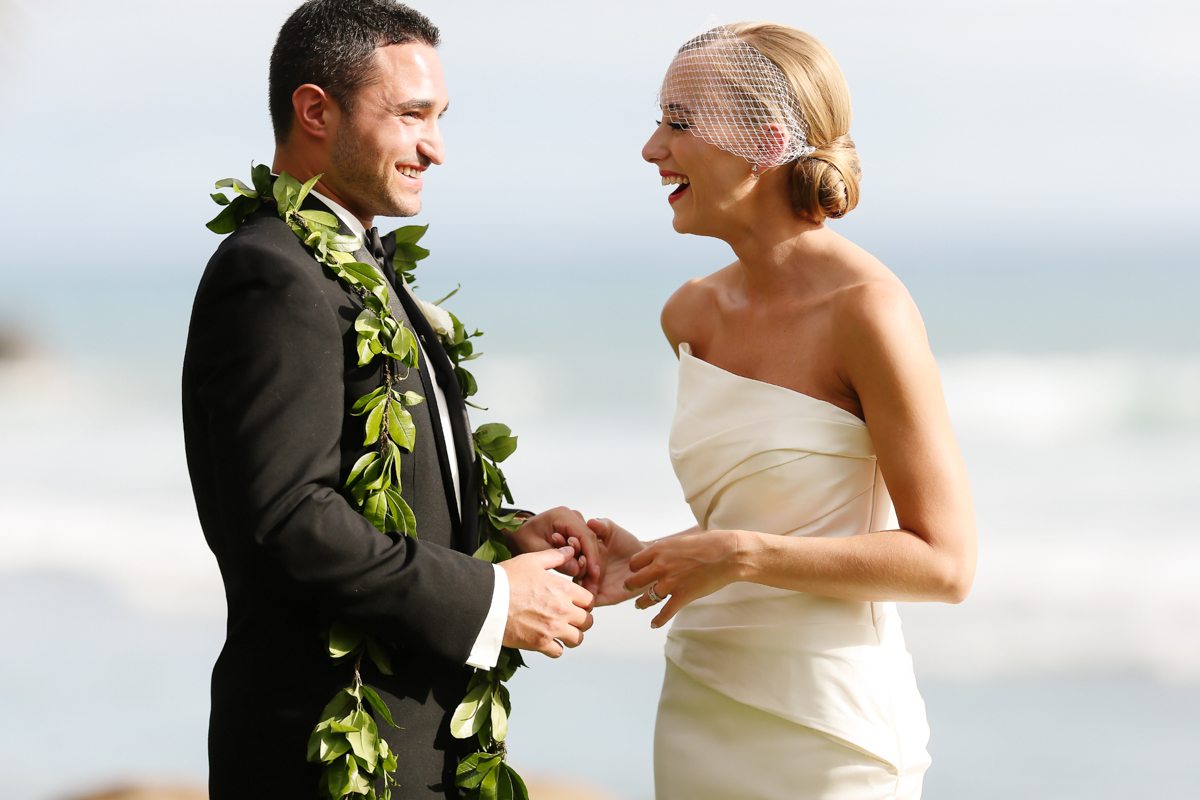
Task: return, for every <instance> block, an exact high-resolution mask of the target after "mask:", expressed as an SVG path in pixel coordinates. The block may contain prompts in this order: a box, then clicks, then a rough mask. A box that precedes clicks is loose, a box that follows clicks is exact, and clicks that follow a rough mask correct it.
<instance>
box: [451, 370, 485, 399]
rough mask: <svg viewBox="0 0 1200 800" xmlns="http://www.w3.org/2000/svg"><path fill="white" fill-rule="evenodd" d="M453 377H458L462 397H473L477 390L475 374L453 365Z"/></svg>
mask: <svg viewBox="0 0 1200 800" xmlns="http://www.w3.org/2000/svg"><path fill="white" fill-rule="evenodd" d="M454 377H455V378H457V379H458V385H459V387H460V388H461V389H462V396H463V397H474V396H475V394H476V393H477V392H478V391H479V384H478V383H477V382H476V381H475V376H474V375H472V374H471V373H470V372H468V371H467V370H465V369H463V368H462V367H459V366H455V367H454Z"/></svg>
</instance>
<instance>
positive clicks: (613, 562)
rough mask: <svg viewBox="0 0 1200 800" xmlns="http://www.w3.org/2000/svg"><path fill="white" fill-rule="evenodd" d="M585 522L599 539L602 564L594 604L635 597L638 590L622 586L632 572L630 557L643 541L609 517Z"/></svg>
mask: <svg viewBox="0 0 1200 800" xmlns="http://www.w3.org/2000/svg"><path fill="white" fill-rule="evenodd" d="M587 526H588V528H589V529H590V530H591V532H592V533H594V534H595V536H596V540H597V541H598V542H599V545H600V558H601V559H602V561H603V564H602V566H603V567H604V579H603V581H601V583H600V585H599V588H598V589H597V590H596V591H595V592H594V594H595V595H596V605H597V606H611V605H616V604H617V603H623V602H625V601H626V600H629V599H631V598H633V597H637V595H638V593H637V592H631V591H629V590H628V589H626V588H625V581H626V579H628V578H629V576H630V575H631V574H632V573H631V571H630V569H629V559H630V558H632V557H633V556H635V555H637V554H638V553H640V552H641V551H642V550H643V549H644V548H645V547H646V544H645V543H644V542H642V541H641V540H639V539H638V538H637V537H636V536H634V535H633V534H632V533H630V532H629V531H627V530H625V529H624V528H622V527H621V526H620V525H618V524H617V523H615V522H613V521H612V520H611V519H591V520H588V523H587Z"/></svg>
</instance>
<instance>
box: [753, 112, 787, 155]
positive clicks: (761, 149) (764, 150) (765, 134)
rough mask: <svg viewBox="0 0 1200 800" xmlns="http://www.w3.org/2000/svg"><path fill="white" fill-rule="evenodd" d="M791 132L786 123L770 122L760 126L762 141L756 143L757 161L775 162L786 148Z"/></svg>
mask: <svg viewBox="0 0 1200 800" xmlns="http://www.w3.org/2000/svg"><path fill="white" fill-rule="evenodd" d="M790 139H791V133H790V132H789V131H788V129H787V126H786V125H781V124H779V123H777V122H772V123H770V124H768V125H763V126H762V141H761V142H760V143H759V145H758V159H757V160H758V163H760V164H771V165H774V164H777V163H778V162H779V159H780V157H781V156H782V155H783V153H784V151H786V150H787V146H788V141H789V140H790Z"/></svg>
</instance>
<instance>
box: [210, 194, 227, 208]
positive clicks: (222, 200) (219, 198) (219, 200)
mask: <svg viewBox="0 0 1200 800" xmlns="http://www.w3.org/2000/svg"><path fill="white" fill-rule="evenodd" d="M209 197H211V198H212V199H213V202H214V203H216V204H217V205H219V206H227V205H229V198H228V197H226V196H225V195H223V194H220V193H213V194H210V195H209Z"/></svg>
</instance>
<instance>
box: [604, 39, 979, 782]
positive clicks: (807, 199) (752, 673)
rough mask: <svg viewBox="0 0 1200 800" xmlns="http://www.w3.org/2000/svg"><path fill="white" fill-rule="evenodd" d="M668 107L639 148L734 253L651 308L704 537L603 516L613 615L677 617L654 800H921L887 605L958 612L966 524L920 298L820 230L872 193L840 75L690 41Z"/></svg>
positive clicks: (792, 51)
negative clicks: (865, 188)
mask: <svg viewBox="0 0 1200 800" xmlns="http://www.w3.org/2000/svg"><path fill="white" fill-rule="evenodd" d="M660 105H661V107H662V115H663V116H662V120H661V121H660V122H659V123H658V127H657V129H656V130H655V131H654V134H653V135H652V136H651V137H650V140H649V141H648V142H647V143H646V146H645V148H644V149H643V150H642V155H643V157H644V158H645V159H646V160H647V161H649V162H650V163H651V164H654V165H655V166H656V167H658V170H659V174H660V175H661V176H662V178H663V183H664V184H671V185H673V186H674V187H675V188H674V191H672V193H671V195H670V197H669V198H668V199H669V201H670V203H671V207H672V209H673V210H674V222H673V224H674V227H675V230H676V231H678V232H679V233H691V234H696V235H700V236H714V237H717V238H719V239H722V240H724V241H726V242H728V243H729V245H730V247H731V248H732V249H733V251H734V254H735V255H736V256H737V260H735V261H734V262H733V263H732V264H730V265H729V266H727V267H725V268H724V269H721V270H718V271H717V272H715V273H713V274H712V275H709V276H708V277H704V278H696V279H694V280H691V281H689V282H688V283H687V284H685V285H684V286H683V287H682V288H681V289H679V291H677V292H676V293H675V295H674V296H673V297H671V299H670V300H669V301H668V302H667V304H666V307H665V308H664V309H663V313H662V326H663V331H664V332H665V333H666V336H667V339H668V340H669V341H670V343H671V345H672V347H674V348H675V350H676V352H677V354H678V357H679V361H680V364H679V399H678V407H677V410H676V416H675V421H674V424H673V426H672V430H671V439H670V449H671V458H672V461H673V463H674V466H675V471H676V474H677V475H678V477H679V480H680V483H681V484H682V486H683V490H684V494H685V496H686V498H687V501H688V503H689V504H690V505H691V508H692V511H693V512H694V514H695V517H696V521H697V523H698V524H697V526H696V527H694V528H692V529H691V530H688V531H684V532H683V533H680V534H676V535H674V536H669V537H666V538H662V539H659V540H657V541H654V542H647V543H644V542H641V541H639V540H638V539H637V538H636V537H634V536H633V535H632V534H630V533H629V532H628V531H626V530H624V529H623V528H621V527H619V526H617V525H616V524H615V523H613V522H611V521H609V520H592V521H591V522H590V523H589V524H590V525H591V527H592V529H593V531H594V532H595V533H596V534H597V537H598V538H599V539H600V540H601V541H602V542H603V543H604V545H605V547H606V548H607V569H608V577H607V579H606V584H605V588H604V590H603V591H602V592H601V595H600V597H599V598H598V601H599V603H613V602H619V601H622V600H625V599H629V598H631V597H635V596H637V597H638V600H637V605H638V607H639V608H647V607H649V606H652V605H657V604H658V603H659V602H662V601H663V600H665V603H664V604H663V606H662V607H661V609H660V610H659V611H658V615H657V616H656V617H654V620H653V623H652V624H653V625H654V626H655V627H658V626H660V625H663V624H665V623H666V622H668V621H670V620H671V619H672V618H674V620H675V622H674V624H673V626H672V628H671V630H670V633H669V636H668V643H667V647H666V655H667V667H666V670H667V671H666V677H665V679H664V682H663V689H662V698H661V700H660V703H659V709H658V722H657V725H656V731H655V755H654V763H655V783H656V797H657V799H658V800H673V799H674V798H679V800H703V798H713V800H716V798H721V800H729V799H730V798H785V797H786V798H837V799H838V800H843V799H844V798H864V800H865V798H916V797H919V796H920V792H921V782H922V778H923V775H924V772H925V769H926V767H927V766H928V764H929V756H928V754H927V753H926V750H925V744H926V742H927V740H928V728H927V725H926V721H925V707H924V703H923V702H922V700H921V697H920V695H919V694H918V693H917V689H916V684H915V681H914V679H913V671H912V661H911V659H910V657H909V655H908V652H907V651H906V649H905V646H904V640H903V636H902V634H901V629H900V619H899V617H898V616H897V613H896V608H895V602H896V601H904V602H913V601H939V602H947V603H958V602H960V601H961V600H963V598H965V597H966V595H967V592H968V590H969V588H970V586H971V581H972V578H973V576H974V570H975V521H974V511H973V507H972V502H971V493H970V487H969V485H968V482H967V475H966V471H965V469H964V466H963V462H962V458H961V456H960V454H959V450H958V446H957V444H956V443H955V439H954V434H953V432H952V431H951V428H950V421H949V417H948V415H947V412H946V406H945V402H944V400H943V397H942V389H941V383H940V380H939V378H938V371H937V366H936V364H935V363H934V359H933V356H932V354H931V353H930V350H929V345H928V343H927V340H926V336H925V330H924V327H923V324H922V322H921V317H920V315H919V314H918V312H917V309H916V306H915V305H914V304H913V301H912V299H911V298H910V297H909V294H908V292H907V291H906V290H905V288H904V286H903V285H902V284H901V283H900V281H899V280H898V279H897V278H896V276H895V275H893V274H892V273H891V272H890V271H888V269H887V268H886V267H885V266H884V265H883V264H881V263H880V262H879V261H877V260H876V259H875V258H873V257H872V256H871V255H870V254H869V253H867V252H865V251H863V250H862V249H861V248H859V247H857V246H856V245H854V244H853V243H851V242H849V241H847V240H846V239H844V238H842V237H841V236H839V235H838V234H836V233H834V232H833V231H832V230H830V229H829V228H828V227H826V226H825V224H824V221H825V219H826V218H839V217H842V216H843V215H845V214H846V213H847V212H849V211H851V210H852V209H853V208H854V207H855V205H856V204H857V202H858V193H859V190H858V180H859V175H860V171H859V166H858V156H857V155H856V153H855V149H854V143H853V142H852V141H851V140H850V136H849V129H850V95H849V91H848V89H847V88H846V83H845V80H844V78H843V77H842V73H841V70H840V69H839V67H838V65H837V62H835V61H834V59H833V57H832V56H831V55H830V54H829V52H828V51H827V50H826V49H825V47H824V46H823V45H821V43H820V42H818V41H817V40H816V39H814V38H813V37H812V36H810V35H808V34H806V33H804V32H802V31H799V30H796V29H795V28H791V27H787V26H783V25H773V24H761V23H741V24H737V25H730V26H727V27H718V28H714V29H713V30H711V31H709V32H707V33H705V34H703V35H701V36H699V37H696V38H695V39H692V40H691V41H689V42H687V43H686V44H684V45H683V47H681V48H680V49H679V51H678V53H677V54H676V56H675V59H674V61H673V62H672V64H671V67H670V69H669V70H668V72H667V75H666V78H665V79H664V82H663V85H662V89H661V93H660ZM914 174H920V172H919V170H918V171H917V172H915V173H914ZM893 504H894V508H895V511H894V514H893V511H892V507H893ZM639 595H640V596H639Z"/></svg>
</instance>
